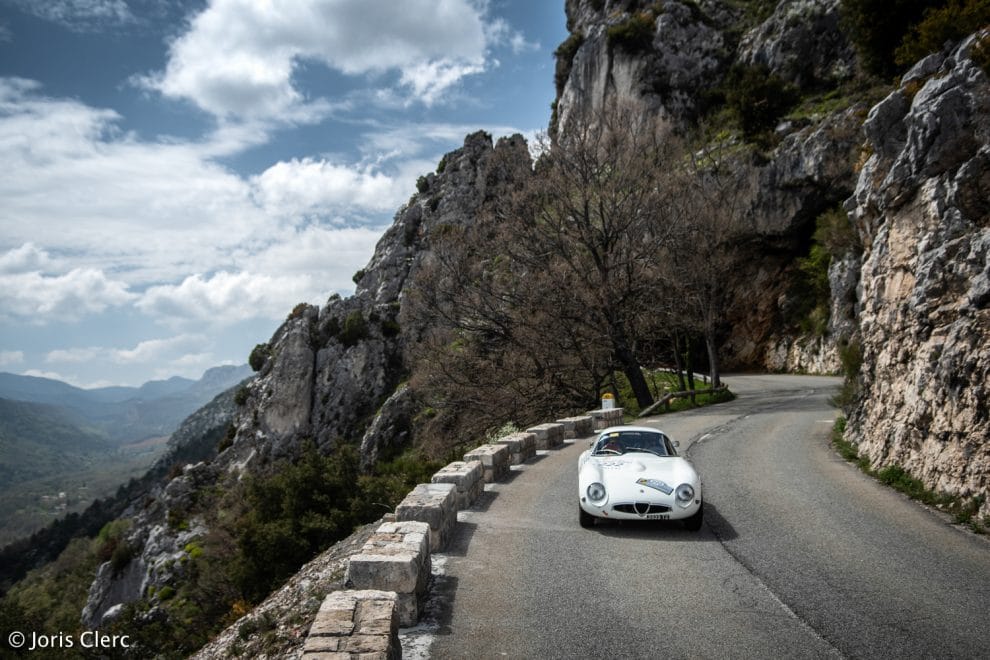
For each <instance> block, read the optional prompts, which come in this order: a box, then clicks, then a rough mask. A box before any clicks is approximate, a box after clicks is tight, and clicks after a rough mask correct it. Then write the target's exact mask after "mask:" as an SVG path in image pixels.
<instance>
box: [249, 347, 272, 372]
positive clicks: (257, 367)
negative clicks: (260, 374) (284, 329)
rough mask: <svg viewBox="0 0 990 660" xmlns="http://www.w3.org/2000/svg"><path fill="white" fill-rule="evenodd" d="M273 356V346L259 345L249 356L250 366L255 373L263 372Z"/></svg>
mask: <svg viewBox="0 0 990 660" xmlns="http://www.w3.org/2000/svg"><path fill="white" fill-rule="evenodd" d="M271 356H272V347H271V346H269V345H268V344H257V345H255V347H254V348H253V349H251V355H249V356H248V364H249V365H250V366H251V369H253V370H254V371H261V370H262V369H263V368H264V366H265V363H266V362H268V359H269V358H270V357H271Z"/></svg>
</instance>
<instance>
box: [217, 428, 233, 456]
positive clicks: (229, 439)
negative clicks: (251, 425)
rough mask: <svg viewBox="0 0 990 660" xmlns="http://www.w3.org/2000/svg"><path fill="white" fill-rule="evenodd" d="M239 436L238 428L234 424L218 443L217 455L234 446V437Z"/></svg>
mask: <svg viewBox="0 0 990 660" xmlns="http://www.w3.org/2000/svg"><path fill="white" fill-rule="evenodd" d="M236 436H237V427H236V426H234V425H233V424H230V425H228V426H227V432H226V433H224V434H223V437H222V438H221V439H220V442H218V443H217V453H218V454H222V453H223V452H224V451H226V450H227V449H229V448H230V447H231V446H233V444H234V437H236Z"/></svg>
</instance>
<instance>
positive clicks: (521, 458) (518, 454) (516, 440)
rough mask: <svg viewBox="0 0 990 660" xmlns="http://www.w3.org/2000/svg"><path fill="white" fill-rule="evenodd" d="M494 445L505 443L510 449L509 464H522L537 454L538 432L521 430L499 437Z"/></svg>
mask: <svg viewBox="0 0 990 660" xmlns="http://www.w3.org/2000/svg"><path fill="white" fill-rule="evenodd" d="M492 444H493V445H505V446H506V448H507V449H508V450H509V465H521V464H522V463H525V462H526V461H528V460H529V459H531V458H533V457H534V456H536V434H535V433H528V432H525V431H521V432H519V433H512V434H510V435H507V436H505V437H503V438H499V439H498V440H496V441H495V442H493V443H492Z"/></svg>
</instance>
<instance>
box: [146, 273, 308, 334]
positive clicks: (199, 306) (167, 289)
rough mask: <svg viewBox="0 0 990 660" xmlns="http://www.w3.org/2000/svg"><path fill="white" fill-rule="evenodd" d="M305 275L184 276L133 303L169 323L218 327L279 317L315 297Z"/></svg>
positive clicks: (235, 274) (152, 289) (148, 291)
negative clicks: (301, 302)
mask: <svg viewBox="0 0 990 660" xmlns="http://www.w3.org/2000/svg"><path fill="white" fill-rule="evenodd" d="M316 289H317V287H316V285H315V283H314V282H313V280H312V277H310V276H307V275H264V274H255V273H250V272H239V273H228V272H224V271H221V272H219V273H216V274H214V275H212V276H210V277H204V276H202V275H190V276H189V277H187V278H186V279H184V280H183V281H182V282H181V283H180V284H177V285H161V286H154V287H151V288H150V289H148V290H147V291H146V292H145V293H144V295H143V296H142V298H141V300H139V301H138V302H137V303H136V304H137V307H138V308H139V309H141V311H143V312H145V313H146V314H148V315H150V316H153V317H157V318H159V319H160V320H162V321H163V322H166V323H168V324H170V325H174V326H179V325H182V324H183V323H187V322H193V323H195V324H197V325H201V324H206V325H213V326H224V325H230V324H233V323H237V322H239V321H243V320H246V319H250V318H257V317H263V318H270V319H278V318H284V317H285V315H286V314H287V313H288V310H291V309H292V307H293V306H294V305H295V304H296V303H298V302H300V301H304V300H312V299H313V298H314V297H316V296H318V291H317V290H316Z"/></svg>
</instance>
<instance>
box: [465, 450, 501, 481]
mask: <svg viewBox="0 0 990 660" xmlns="http://www.w3.org/2000/svg"><path fill="white" fill-rule="evenodd" d="M464 460H465V462H471V461H477V462H479V463H481V467H482V470H483V478H484V480H485V483H489V484H490V483H492V482H494V481H498V480H500V479H504V478H505V476H506V475H508V474H509V448H508V447H506V446H505V445H481V446H480V447H478V448H477V449H472V450H471V451H469V452H468V453H466V454H464Z"/></svg>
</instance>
